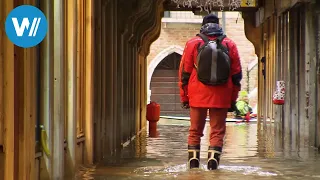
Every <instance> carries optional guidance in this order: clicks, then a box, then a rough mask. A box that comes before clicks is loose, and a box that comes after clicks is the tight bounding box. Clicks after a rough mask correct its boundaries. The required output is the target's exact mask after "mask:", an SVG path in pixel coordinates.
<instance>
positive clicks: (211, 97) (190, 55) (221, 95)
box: [179, 36, 242, 108]
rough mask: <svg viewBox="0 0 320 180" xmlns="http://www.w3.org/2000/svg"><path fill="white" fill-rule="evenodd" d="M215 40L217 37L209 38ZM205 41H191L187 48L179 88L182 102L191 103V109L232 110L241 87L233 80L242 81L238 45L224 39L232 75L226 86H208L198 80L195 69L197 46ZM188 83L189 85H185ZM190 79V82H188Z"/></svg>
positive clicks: (223, 42)
mask: <svg viewBox="0 0 320 180" xmlns="http://www.w3.org/2000/svg"><path fill="white" fill-rule="evenodd" d="M209 39H211V40H214V39H216V37H209ZM199 43H201V45H203V44H204V41H203V40H202V39H201V38H200V37H198V36H197V37H194V38H192V39H190V40H189V41H188V42H187V43H186V46H185V49H184V52H183V55H182V58H181V62H180V68H179V87H180V97H181V98H180V99H181V102H189V105H190V106H191V107H204V108H230V106H231V102H232V101H236V100H237V98H238V92H239V91H240V89H241V85H240V84H238V85H235V84H234V83H233V79H234V78H235V79H236V81H238V83H240V80H241V79H242V70H241V63H240V57H239V53H238V49H237V46H236V44H235V43H234V42H233V41H232V40H231V39H229V38H228V37H226V38H224V40H223V41H222V44H223V45H225V46H226V47H228V49H229V56H230V60H231V72H230V73H231V74H230V77H229V80H228V82H227V83H226V84H223V85H218V86H208V85H204V84H203V83H201V82H200V81H199V80H198V78H197V71H196V69H195V67H194V64H195V62H196V58H197V55H198V51H197V45H198V44H199ZM182 79H184V82H188V83H187V84H183V81H182ZM186 79H188V81H186Z"/></svg>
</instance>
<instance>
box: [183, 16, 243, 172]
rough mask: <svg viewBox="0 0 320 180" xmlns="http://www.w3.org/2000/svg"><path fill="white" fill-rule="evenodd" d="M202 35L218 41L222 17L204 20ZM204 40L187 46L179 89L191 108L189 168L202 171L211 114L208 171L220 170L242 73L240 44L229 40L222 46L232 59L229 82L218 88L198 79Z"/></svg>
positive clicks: (194, 41) (220, 34)
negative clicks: (202, 144) (202, 152)
mask: <svg viewBox="0 0 320 180" xmlns="http://www.w3.org/2000/svg"><path fill="white" fill-rule="evenodd" d="M200 33H201V34H204V35H206V36H207V38H208V39H209V40H215V39H217V37H219V36H222V35H224V32H223V30H222V28H221V27H220V26H219V18H218V17H217V16H216V15H214V14H209V15H207V16H205V17H204V18H203V23H202V27H201V30H200ZM204 43H205V42H204V40H203V38H201V37H198V36H196V37H194V38H192V39H190V40H189V41H188V42H187V43H186V46H185V49H184V52H183V55H182V59H181V62H180V68H179V88H180V97H181V103H182V108H185V109H189V108H190V122H191V125H190V129H189V136H188V155H189V161H188V164H189V168H199V165H200V138H201V137H202V136H203V130H204V127H205V123H206V120H205V119H206V117H207V111H208V110H209V116H210V130H211V132H210V145H209V149H208V162H207V163H208V169H210V170H213V169H217V168H218V166H219V162H220V155H221V153H222V148H223V143H224V142H223V139H224V136H225V132H226V118H227V113H228V110H229V109H230V108H233V107H234V105H235V102H236V100H237V97H238V92H239V91H240V89H241V84H240V81H241V79H242V70H241V63H240V57H239V53H238V50H237V46H236V44H235V43H234V42H233V41H232V40H231V39H229V38H228V37H225V38H224V39H223V40H222V41H221V44H222V45H224V46H225V47H227V49H228V55H229V59H230V75H228V77H227V78H228V79H227V81H226V83H224V84H221V85H216V86H209V85H205V84H203V83H202V82H200V81H199V79H198V76H197V68H196V67H195V65H196V63H197V56H198V48H199V44H200V45H201V44H204Z"/></svg>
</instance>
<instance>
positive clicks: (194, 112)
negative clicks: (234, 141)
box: [188, 107, 228, 147]
mask: <svg viewBox="0 0 320 180" xmlns="http://www.w3.org/2000/svg"><path fill="white" fill-rule="evenodd" d="M207 111H208V108H198V107H191V108H190V121H191V126H190V129H189V137H188V145H200V139H201V137H202V136H203V130H204V127H205V124H206V117H207ZM227 113H228V109H225V108H209V116H210V146H214V147H222V146H223V138H224V135H225V132H226V118H227Z"/></svg>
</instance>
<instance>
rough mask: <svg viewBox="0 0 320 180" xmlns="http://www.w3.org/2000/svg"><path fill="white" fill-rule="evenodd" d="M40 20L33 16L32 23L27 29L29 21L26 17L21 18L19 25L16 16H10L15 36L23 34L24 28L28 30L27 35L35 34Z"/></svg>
mask: <svg viewBox="0 0 320 180" xmlns="http://www.w3.org/2000/svg"><path fill="white" fill-rule="evenodd" d="M40 21H41V18H33V21H32V25H31V28H30V30H29V25H30V22H29V19H28V18H23V20H22V23H21V25H19V23H18V19H17V18H12V23H13V26H14V29H15V30H16V33H17V36H19V37H21V36H23V34H24V30H25V29H27V30H29V35H28V36H36V35H37V32H38V28H39V24H40Z"/></svg>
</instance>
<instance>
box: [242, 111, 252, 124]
mask: <svg viewBox="0 0 320 180" xmlns="http://www.w3.org/2000/svg"><path fill="white" fill-rule="evenodd" d="M244 119H245V120H246V121H247V122H249V121H250V119H251V116H250V112H248V113H247V114H246V116H245V118H244Z"/></svg>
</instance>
